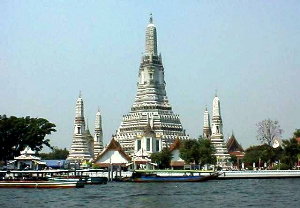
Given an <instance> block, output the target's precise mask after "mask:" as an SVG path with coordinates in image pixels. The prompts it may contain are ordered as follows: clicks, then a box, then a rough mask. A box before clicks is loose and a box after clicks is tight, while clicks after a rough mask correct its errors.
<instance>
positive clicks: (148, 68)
mask: <svg viewBox="0 0 300 208" xmlns="http://www.w3.org/2000/svg"><path fill="white" fill-rule="evenodd" d="M165 85H166V83H165V80H164V67H163V64H162V58H161V55H160V54H158V53H157V34H156V27H155V25H154V24H153V19H152V16H150V21H149V24H148V25H147V28H146V44H145V53H144V55H143V57H142V60H141V64H140V69H139V75H138V82H137V94H136V97H135V101H134V103H133V105H132V107H131V111H130V112H129V114H127V115H124V116H123V120H122V122H121V125H120V127H119V129H118V130H117V134H116V135H115V139H116V140H117V141H118V142H119V143H120V144H121V146H122V148H123V149H124V150H125V152H126V153H128V154H131V155H132V154H133V152H134V143H135V142H134V141H135V140H136V137H137V136H141V135H142V134H143V132H144V129H145V127H146V126H147V124H148V120H149V119H150V120H151V126H152V129H153V131H154V132H155V134H156V138H161V142H162V147H166V146H169V145H170V144H171V143H173V141H174V140H175V138H177V137H178V138H180V139H187V138H188V136H186V135H185V132H184V130H183V128H182V125H181V122H180V119H179V116H178V115H176V114H174V113H173V111H172V107H171V105H170V103H169V101H168V98H167V95H166V89H165Z"/></svg>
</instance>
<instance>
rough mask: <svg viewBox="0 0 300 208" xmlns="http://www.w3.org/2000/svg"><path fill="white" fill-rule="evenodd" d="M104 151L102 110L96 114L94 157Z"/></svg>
mask: <svg viewBox="0 0 300 208" xmlns="http://www.w3.org/2000/svg"><path fill="white" fill-rule="evenodd" d="M102 150H103V132H102V118H101V113H100V110H99V109H98V112H97V113H96V120H95V134H94V157H97V155H98V154H99V153H100V152H102Z"/></svg>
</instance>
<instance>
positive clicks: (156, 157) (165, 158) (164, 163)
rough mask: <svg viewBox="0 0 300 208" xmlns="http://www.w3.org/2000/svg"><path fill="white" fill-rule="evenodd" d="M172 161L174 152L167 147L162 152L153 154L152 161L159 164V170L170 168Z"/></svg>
mask: <svg viewBox="0 0 300 208" xmlns="http://www.w3.org/2000/svg"><path fill="white" fill-rule="evenodd" d="M171 160H172V152H171V151H170V149H169V148H167V147H165V148H163V149H162V151H160V152H155V153H152V154H151V161H152V162H155V163H157V164H158V168H159V169H166V168H169V167H170V163H171Z"/></svg>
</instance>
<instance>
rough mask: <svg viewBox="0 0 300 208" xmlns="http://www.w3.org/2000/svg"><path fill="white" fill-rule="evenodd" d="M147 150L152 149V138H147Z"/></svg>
mask: <svg viewBox="0 0 300 208" xmlns="http://www.w3.org/2000/svg"><path fill="white" fill-rule="evenodd" d="M146 150H147V151H150V138H147V147H146Z"/></svg>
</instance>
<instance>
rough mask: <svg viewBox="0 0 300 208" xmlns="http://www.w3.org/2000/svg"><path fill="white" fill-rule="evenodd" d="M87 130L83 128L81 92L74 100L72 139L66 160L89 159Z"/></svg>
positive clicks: (90, 156) (90, 157) (80, 160)
mask: <svg viewBox="0 0 300 208" xmlns="http://www.w3.org/2000/svg"><path fill="white" fill-rule="evenodd" d="M87 135H88V132H87V131H86V129H85V121H84V108H83V99H82V98H81V94H80V95H79V97H78V99H77V102H76V115H75V120H74V132H73V141H72V145H71V150H70V154H69V156H68V158H67V160H69V161H71V162H75V161H77V162H82V161H89V160H91V159H92V158H93V153H92V152H91V146H90V140H89V138H88V136H87Z"/></svg>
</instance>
